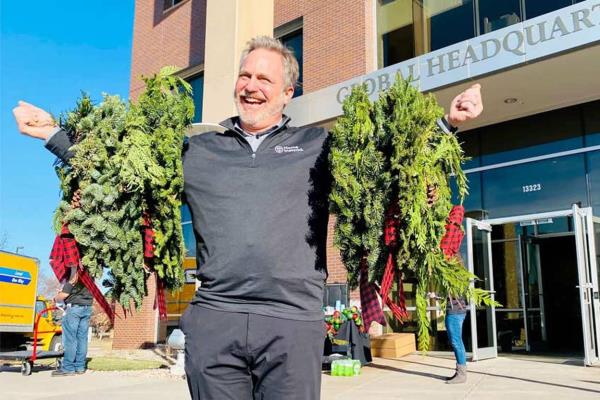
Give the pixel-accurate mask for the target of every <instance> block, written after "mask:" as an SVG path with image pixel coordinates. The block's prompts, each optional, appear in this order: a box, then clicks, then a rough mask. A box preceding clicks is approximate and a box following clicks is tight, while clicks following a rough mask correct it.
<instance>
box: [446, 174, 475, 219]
mask: <svg viewBox="0 0 600 400" xmlns="http://www.w3.org/2000/svg"><path fill="white" fill-rule="evenodd" d="M467 179H468V180H469V194H467V196H466V197H465V199H464V202H463V206H464V207H465V211H466V212H468V213H470V216H471V217H472V218H478V217H477V216H476V215H480V214H477V212H478V211H481V210H482V209H483V205H482V201H481V172H475V173H471V174H467ZM450 187H451V189H452V204H459V200H458V196H457V191H456V183H455V181H454V179H452V180H451V181H450Z"/></svg>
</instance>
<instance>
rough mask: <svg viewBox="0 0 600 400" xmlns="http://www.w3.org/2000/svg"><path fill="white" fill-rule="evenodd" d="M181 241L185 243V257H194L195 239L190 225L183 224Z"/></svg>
mask: <svg viewBox="0 0 600 400" xmlns="http://www.w3.org/2000/svg"><path fill="white" fill-rule="evenodd" d="M182 228H183V241H184V243H185V256H186V257H196V237H195V236H194V229H193V228H192V224H191V223H186V224H183V226H182Z"/></svg>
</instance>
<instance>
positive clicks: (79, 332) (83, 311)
mask: <svg viewBox="0 0 600 400" xmlns="http://www.w3.org/2000/svg"><path fill="white" fill-rule="evenodd" d="M54 301H55V303H64V304H65V314H64V315H63V318H62V344H63V348H64V352H65V354H64V356H63V362H62V365H61V367H60V369H57V370H56V371H53V372H52V376H72V375H81V374H83V373H85V370H86V356H87V348H88V328H89V325H90V317H91V315H92V302H93V301H94V299H93V297H92V294H91V293H90V291H89V290H88V289H87V288H86V287H85V286H84V285H83V283H81V282H80V281H79V274H78V273H77V269H76V268H71V277H70V278H69V280H68V281H66V282H65V284H64V285H63V287H62V289H61V290H60V291H59V292H58V293H57V295H56V296H54Z"/></svg>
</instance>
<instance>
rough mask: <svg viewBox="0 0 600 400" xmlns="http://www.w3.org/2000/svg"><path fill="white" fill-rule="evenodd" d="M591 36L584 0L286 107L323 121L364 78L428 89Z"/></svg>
mask: <svg viewBox="0 0 600 400" xmlns="http://www.w3.org/2000/svg"><path fill="white" fill-rule="evenodd" d="M595 42H600V1H599V0H589V1H584V2H581V3H578V4H575V5H573V6H570V7H565V8H563V9H560V10H558V11H555V12H552V13H548V14H544V15H541V16H539V17H536V18H533V19H530V20H527V21H524V22H521V23H518V24H514V25H510V26H508V27H505V28H503V29H499V30H497V31H493V32H490V33H487V34H485V35H481V36H478V37H475V38H472V39H469V40H465V41H463V42H460V43H457V44H454V45H451V46H448V47H445V48H443V49H439V50H436V51H433V52H430V53H427V54H424V55H422V56H419V57H415V58H412V59H410V60H406V61H404V62H401V63H399V64H395V65H391V66H389V67H386V68H383V69H380V70H378V71H375V72H373V73H370V74H367V75H364V76H361V77H357V78H355V79H351V80H349V81H346V82H342V83H340V84H337V85H333V86H330V87H328V88H325V89H322V90H319V91H317V92H314V93H310V94H307V95H304V96H300V97H298V98H296V99H294V101H292V103H291V104H290V106H289V107H288V109H287V110H286V112H287V113H288V114H289V115H290V116H291V117H292V118H293V119H294V122H295V123H296V124H298V125H302V124H303V123H304V124H306V123H313V122H316V121H322V120H326V119H329V118H333V117H336V116H338V115H340V114H341V103H342V102H343V101H344V99H345V98H346V97H347V96H348V95H349V94H350V91H351V90H352V87H354V86H357V85H361V84H365V85H366V87H367V91H368V93H369V95H370V96H372V97H375V96H376V95H377V93H378V92H379V91H381V90H385V89H387V88H388V87H389V86H390V85H391V84H392V82H393V81H394V80H395V77H396V74H398V73H400V74H401V75H402V76H403V77H404V78H409V77H410V78H411V79H412V80H413V83H414V85H415V86H417V87H419V89H420V90H422V91H429V90H433V89H435V88H440V87H443V86H447V85H451V84H454V83H457V82H461V81H464V80H468V79H471V78H474V77H477V76H480V75H484V74H488V73H491V72H494V71H499V70H502V69H506V68H511V67H514V66H517V65H519V64H524V63H527V62H531V61H534V60H536V59H540V58H542V57H547V56H550V55H553V54H557V53H560V52H563V51H567V50H570V49H574V48H577V47H581V46H585V45H590V44H593V43H595ZM307 109H308V114H309V115H307Z"/></svg>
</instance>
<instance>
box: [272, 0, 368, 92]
mask: <svg viewBox="0 0 600 400" xmlns="http://www.w3.org/2000/svg"><path fill="white" fill-rule="evenodd" d="M372 1H375V0H303V1H298V0H275V22H274V25H275V27H278V26H280V25H282V24H285V23H286V22H290V21H292V20H295V19H297V18H299V17H302V19H303V29H304V30H303V34H304V38H303V41H304V43H303V45H304V53H303V56H304V93H310V92H314V91H316V90H318V89H322V88H324V87H327V86H330V85H333V84H335V83H338V82H342V81H345V80H347V79H351V78H353V77H355V76H359V75H363V74H366V73H368V72H371V70H372V69H373V65H374V62H373V57H374V56H373V46H372V42H373V13H372V4H373V3H372Z"/></svg>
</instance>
